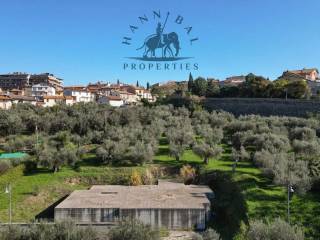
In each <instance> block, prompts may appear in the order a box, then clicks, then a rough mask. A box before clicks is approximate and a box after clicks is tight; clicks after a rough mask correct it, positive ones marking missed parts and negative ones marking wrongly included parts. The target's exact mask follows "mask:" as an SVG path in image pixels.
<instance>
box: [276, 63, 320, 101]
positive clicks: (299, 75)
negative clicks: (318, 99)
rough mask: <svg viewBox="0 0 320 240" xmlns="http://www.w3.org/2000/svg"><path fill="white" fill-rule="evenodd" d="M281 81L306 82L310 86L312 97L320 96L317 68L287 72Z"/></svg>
mask: <svg viewBox="0 0 320 240" xmlns="http://www.w3.org/2000/svg"><path fill="white" fill-rule="evenodd" d="M279 79H286V80H288V81H291V82H292V81H301V80H302V81H305V82H306V83H307V84H308V86H309V88H310V91H311V94H312V95H319V93H320V78H319V71H318V69H317V68H310V69H306V68H304V69H302V70H290V71H285V72H283V74H282V76H281V77H279Z"/></svg>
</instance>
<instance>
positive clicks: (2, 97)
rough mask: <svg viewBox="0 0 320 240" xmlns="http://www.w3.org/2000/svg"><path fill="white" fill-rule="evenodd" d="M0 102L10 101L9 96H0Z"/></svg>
mask: <svg viewBox="0 0 320 240" xmlns="http://www.w3.org/2000/svg"><path fill="white" fill-rule="evenodd" d="M0 100H1V101H5V100H11V98H10V97H9V96H6V95H0Z"/></svg>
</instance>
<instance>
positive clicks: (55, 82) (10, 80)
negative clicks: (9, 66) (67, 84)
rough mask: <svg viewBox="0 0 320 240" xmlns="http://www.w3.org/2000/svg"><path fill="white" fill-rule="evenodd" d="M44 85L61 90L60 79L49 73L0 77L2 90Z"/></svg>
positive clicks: (11, 74) (10, 74) (13, 74)
mask: <svg viewBox="0 0 320 240" xmlns="http://www.w3.org/2000/svg"><path fill="white" fill-rule="evenodd" d="M40 83H46V84H48V85H49V86H52V87H54V88H55V89H56V90H62V89H63V86H62V79H60V78H57V77H55V76H54V75H53V74H50V73H41V74H28V73H20V72H15V73H9V74H2V75H0V88H2V89H3V90H12V89H20V90H23V89H25V88H28V87H31V86H33V85H36V84H40Z"/></svg>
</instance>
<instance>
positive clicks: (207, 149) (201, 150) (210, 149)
mask: <svg viewBox="0 0 320 240" xmlns="http://www.w3.org/2000/svg"><path fill="white" fill-rule="evenodd" d="M193 151H194V153H195V154H197V155H198V156H199V157H201V158H203V162H204V163H205V164H208V163H209V159H210V158H213V157H218V156H219V155H220V154H221V153H222V152H223V149H222V147H220V146H218V145H209V144H207V143H204V142H201V143H197V144H196V145H195V146H194V147H193Z"/></svg>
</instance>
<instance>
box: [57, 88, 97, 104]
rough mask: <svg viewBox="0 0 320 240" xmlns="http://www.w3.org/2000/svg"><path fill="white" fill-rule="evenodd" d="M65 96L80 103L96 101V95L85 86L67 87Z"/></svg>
mask: <svg viewBox="0 0 320 240" xmlns="http://www.w3.org/2000/svg"><path fill="white" fill-rule="evenodd" d="M63 94H64V96H71V97H74V98H75V101H76V102H77V103H78V102H85V103H88V102H93V101H95V98H96V97H95V96H96V95H95V93H93V92H91V91H89V90H88V89H87V87H84V86H71V87H65V88H64V91H63Z"/></svg>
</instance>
